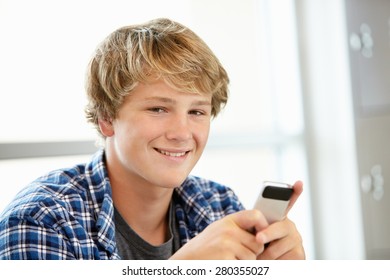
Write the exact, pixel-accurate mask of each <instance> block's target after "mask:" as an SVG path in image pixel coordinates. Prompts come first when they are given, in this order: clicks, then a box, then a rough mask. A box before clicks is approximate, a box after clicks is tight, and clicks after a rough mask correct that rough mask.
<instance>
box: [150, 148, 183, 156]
mask: <svg viewBox="0 0 390 280" xmlns="http://www.w3.org/2000/svg"><path fill="white" fill-rule="evenodd" d="M155 150H156V151H157V152H159V153H160V154H163V155H165V156H169V157H183V156H185V155H186V154H187V153H188V152H189V151H184V152H170V151H166V150H161V149H157V148H155Z"/></svg>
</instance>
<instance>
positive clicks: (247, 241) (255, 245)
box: [239, 230, 264, 256]
mask: <svg viewBox="0 0 390 280" xmlns="http://www.w3.org/2000/svg"><path fill="white" fill-rule="evenodd" d="M239 238H240V239H239V240H240V243H241V245H242V246H244V247H245V248H247V249H248V250H250V251H251V253H252V254H254V255H255V256H257V255H258V254H260V253H261V252H263V250H264V245H263V243H261V242H258V241H257V239H256V235H254V234H252V233H250V232H248V231H246V230H242V232H241V236H240V237H239Z"/></svg>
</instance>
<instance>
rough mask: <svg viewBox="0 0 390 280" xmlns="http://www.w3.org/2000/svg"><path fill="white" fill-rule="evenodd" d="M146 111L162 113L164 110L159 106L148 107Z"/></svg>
mask: <svg viewBox="0 0 390 280" xmlns="http://www.w3.org/2000/svg"><path fill="white" fill-rule="evenodd" d="M148 111H150V112H153V113H164V112H165V110H164V109H163V108H160V107H153V108H149V109H148Z"/></svg>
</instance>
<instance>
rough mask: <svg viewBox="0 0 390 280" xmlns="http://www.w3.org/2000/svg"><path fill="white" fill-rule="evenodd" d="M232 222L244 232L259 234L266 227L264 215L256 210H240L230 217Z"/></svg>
mask: <svg viewBox="0 0 390 280" xmlns="http://www.w3.org/2000/svg"><path fill="white" fill-rule="evenodd" d="M231 219H232V220H233V222H234V223H235V224H236V225H237V226H238V227H240V228H241V229H244V230H246V231H252V230H253V229H255V230H256V232H259V231H261V230H263V229H264V228H266V227H267V226H268V222H267V219H266V218H265V217H264V215H263V214H262V213H261V212H260V211H259V210H256V209H251V210H242V211H240V212H237V213H234V214H232V215H231Z"/></svg>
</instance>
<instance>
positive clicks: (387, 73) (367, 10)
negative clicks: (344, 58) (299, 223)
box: [345, 0, 390, 259]
mask: <svg viewBox="0 0 390 280" xmlns="http://www.w3.org/2000/svg"><path fill="white" fill-rule="evenodd" d="M345 3H346V13H347V31H348V35H349V38H348V39H349V50H350V51H349V53H350V64H351V75H352V91H353V100H354V108H355V124H356V144H357V158H358V169H359V176H360V182H361V185H360V186H357V187H359V188H361V197H362V209H363V219H364V221H363V222H364V230H365V243H366V253H367V258H368V259H390V1H388V0H346V1H345ZM351 234H353V232H351Z"/></svg>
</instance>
